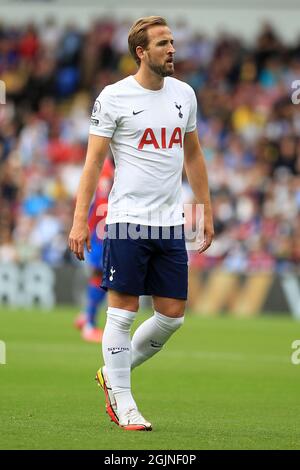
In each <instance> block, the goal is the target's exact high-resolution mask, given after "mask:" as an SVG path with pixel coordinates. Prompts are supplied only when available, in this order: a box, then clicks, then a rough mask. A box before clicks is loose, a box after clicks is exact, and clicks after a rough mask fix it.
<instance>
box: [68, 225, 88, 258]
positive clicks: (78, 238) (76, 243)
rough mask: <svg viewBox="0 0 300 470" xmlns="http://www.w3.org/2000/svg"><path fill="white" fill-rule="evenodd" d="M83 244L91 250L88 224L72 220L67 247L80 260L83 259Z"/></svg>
mask: <svg viewBox="0 0 300 470" xmlns="http://www.w3.org/2000/svg"><path fill="white" fill-rule="evenodd" d="M85 244H86V247H87V249H88V251H91V235H90V229H89V227H88V224H79V223H75V222H74V224H73V227H72V229H71V232H70V235H69V248H70V250H71V251H72V252H73V253H75V255H76V257H77V259H79V260H80V261H84V245H85Z"/></svg>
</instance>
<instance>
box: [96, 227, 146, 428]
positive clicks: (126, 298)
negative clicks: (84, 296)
mask: <svg viewBox="0 0 300 470" xmlns="http://www.w3.org/2000/svg"><path fill="white" fill-rule="evenodd" d="M146 258H147V256H145V253H144V250H143V249H141V246H140V244H139V243H136V241H132V240H127V239H118V238H116V239H114V238H113V237H109V236H108V237H107V238H106V239H105V242H104V264H103V267H104V275H103V281H102V285H103V287H104V288H106V289H107V290H108V310H107V321H106V325H105V329H104V333H103V338H102V352H103V358H104V362H105V368H104V370H103V374H104V375H106V376H107V379H108V382H109V386H110V388H111V401H113V400H115V402H116V406H117V410H116V416H117V419H118V420H119V425H120V426H122V427H124V428H125V429H133V430H148V429H151V425H150V423H148V422H147V421H146V420H144V418H143V417H142V416H141V415H140V413H139V412H138V410H137V405H136V403H135V401H134V398H133V396H132V392H131V338H130V330H131V326H132V323H133V321H134V319H135V315H136V312H137V311H138V307H139V295H141V294H143V292H144V291H143V286H144V276H145V273H146ZM105 385H106V386H107V390H108V388H109V387H108V383H106V384H105ZM108 406H110V405H109V404H108ZM107 408H108V407H107ZM114 421H115V420H114ZM115 422H116V421H115Z"/></svg>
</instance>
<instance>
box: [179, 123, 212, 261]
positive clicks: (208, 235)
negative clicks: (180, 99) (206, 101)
mask: <svg viewBox="0 0 300 470" xmlns="http://www.w3.org/2000/svg"><path fill="white" fill-rule="evenodd" d="M184 166H185V171H186V174H187V177H188V180H189V183H190V186H191V188H192V190H193V193H194V196H195V199H196V202H197V203H198V204H204V238H205V240H204V243H203V245H202V246H201V247H200V249H199V253H201V252H203V251H205V250H206V249H207V248H208V247H209V246H210V245H211V242H212V240H213V237H214V226H213V218H212V208H211V200H210V194H209V188H208V178H207V171H206V165H205V160H204V155H203V152H202V150H201V146H200V142H199V138H198V133H197V130H196V129H195V130H194V131H193V132H187V133H186V134H185V136H184Z"/></svg>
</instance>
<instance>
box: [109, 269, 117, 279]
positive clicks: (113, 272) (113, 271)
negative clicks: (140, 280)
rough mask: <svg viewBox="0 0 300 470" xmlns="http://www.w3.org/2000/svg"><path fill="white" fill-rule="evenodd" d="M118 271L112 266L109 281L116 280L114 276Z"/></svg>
mask: <svg viewBox="0 0 300 470" xmlns="http://www.w3.org/2000/svg"><path fill="white" fill-rule="evenodd" d="M115 272H116V270H115V269H114V267H113V266H112V267H111V268H110V276H109V280H110V281H113V280H114V274H115Z"/></svg>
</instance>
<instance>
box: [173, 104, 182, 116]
mask: <svg viewBox="0 0 300 470" xmlns="http://www.w3.org/2000/svg"><path fill="white" fill-rule="evenodd" d="M175 106H176V108H177V109H178V111H179V113H178V116H179V117H180V119H182V118H183V114H182V112H181V108H182V106H181V104H177V103H176V101H175Z"/></svg>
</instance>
